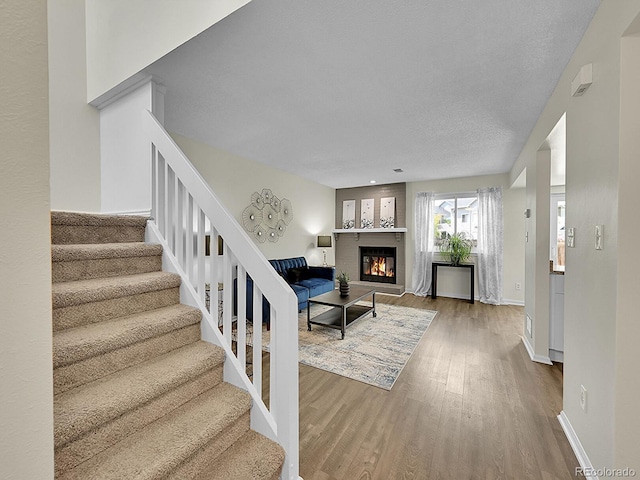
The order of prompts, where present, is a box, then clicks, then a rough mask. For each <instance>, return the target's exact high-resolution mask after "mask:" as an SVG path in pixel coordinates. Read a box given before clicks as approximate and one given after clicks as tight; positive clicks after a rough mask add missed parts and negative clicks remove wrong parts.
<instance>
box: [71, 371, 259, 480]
mask: <svg viewBox="0 0 640 480" xmlns="http://www.w3.org/2000/svg"><path fill="white" fill-rule="evenodd" d="M250 406H251V400H250V396H249V395H248V394H247V393H246V392H244V391H242V390H240V389H239V388H237V387H234V386H232V385H230V384H228V383H221V384H220V385H218V386H216V387H215V388H212V389H210V390H208V391H207V392H205V393H203V394H202V395H200V396H198V397H196V398H194V399H193V400H191V401H190V402H188V403H186V404H184V405H182V406H180V407H178V408H176V409H175V410H173V411H172V412H170V413H168V414H167V415H165V416H164V417H162V418H160V419H158V420H157V421H155V422H154V423H152V424H150V425H148V426H146V427H145V428H144V429H141V430H139V431H138V432H136V433H134V434H132V435H130V436H128V437H126V438H125V439H123V440H122V441H121V442H119V443H117V444H115V445H113V446H112V447H111V448H109V449H107V450H105V451H103V452H101V453H99V454H98V455H96V456H94V457H93V458H91V459H89V460H87V461H86V462H84V463H82V464H80V465H78V466H77V467H76V468H74V469H72V470H70V471H68V472H66V473H64V474H63V475H61V476H60V477H59V478H60V479H61V480H62V479H64V480H87V479H100V480H109V479H114V480H115V479H118V480H119V479H123V478H127V479H129V478H136V479H160V478H167V477H169V476H170V474H171V472H173V471H175V470H176V469H177V468H178V467H180V465H181V464H183V463H184V462H187V461H188V460H189V459H190V458H191V457H192V456H194V455H196V454H197V453H198V451H199V450H201V449H203V448H204V447H205V446H206V445H207V444H208V443H209V442H210V441H212V440H213V439H215V438H216V437H217V436H218V435H220V434H221V433H222V432H224V431H225V430H226V429H228V428H229V427H230V426H231V425H232V424H234V423H235V422H236V421H238V420H239V419H240V418H241V417H242V416H243V415H245V414H247V412H248V411H249V408H250ZM247 428H248V425H247ZM221 453H223V452H221ZM245 453H246V454H247V455H248V456H251V455H254V454H255V453H254V452H249V451H247V452H245ZM209 478H211V477H209ZM215 478H224V477H215ZM227 478H232V477H227ZM242 478H252V477H242Z"/></svg>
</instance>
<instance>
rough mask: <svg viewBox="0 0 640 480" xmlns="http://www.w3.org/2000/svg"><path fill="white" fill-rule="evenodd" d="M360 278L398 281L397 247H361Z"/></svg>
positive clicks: (364, 279)
mask: <svg viewBox="0 0 640 480" xmlns="http://www.w3.org/2000/svg"><path fill="white" fill-rule="evenodd" d="M360 280H362V281H366V282H379V283H396V249H395V248H394V247H360Z"/></svg>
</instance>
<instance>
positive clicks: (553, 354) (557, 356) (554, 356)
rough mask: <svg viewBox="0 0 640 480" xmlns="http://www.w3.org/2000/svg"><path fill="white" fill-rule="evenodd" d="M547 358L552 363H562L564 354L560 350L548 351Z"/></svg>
mask: <svg viewBox="0 0 640 480" xmlns="http://www.w3.org/2000/svg"><path fill="white" fill-rule="evenodd" d="M549 358H550V359H551V361H552V362H560V363H564V352H561V351H560V350H553V349H551V348H550V349H549Z"/></svg>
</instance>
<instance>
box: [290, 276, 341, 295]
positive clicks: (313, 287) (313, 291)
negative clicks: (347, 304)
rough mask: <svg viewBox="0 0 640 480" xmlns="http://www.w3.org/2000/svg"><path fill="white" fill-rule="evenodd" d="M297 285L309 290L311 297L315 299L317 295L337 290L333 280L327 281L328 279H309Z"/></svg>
mask: <svg viewBox="0 0 640 480" xmlns="http://www.w3.org/2000/svg"><path fill="white" fill-rule="evenodd" d="M297 285H299V286H302V287H304V288H305V289H307V290H308V292H309V297H315V296H316V295H320V294H322V293H326V292H330V291H331V290H333V289H334V288H335V285H334V282H333V281H332V280H327V279H326V278H309V279H307V280H301V281H300V282H298V284H297Z"/></svg>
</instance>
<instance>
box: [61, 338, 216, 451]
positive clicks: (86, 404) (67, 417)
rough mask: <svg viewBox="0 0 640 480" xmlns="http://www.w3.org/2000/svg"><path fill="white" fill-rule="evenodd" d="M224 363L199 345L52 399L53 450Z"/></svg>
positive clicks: (204, 345)
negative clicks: (54, 447) (54, 446)
mask: <svg viewBox="0 0 640 480" xmlns="http://www.w3.org/2000/svg"><path fill="white" fill-rule="evenodd" d="M223 362H224V351H223V350H222V349H221V348H219V347H216V346H214V345H212V344H210V343H207V342H204V341H199V342H196V343H194V344H192V345H188V346H186V347H182V348H179V349H177V350H174V351H172V352H169V353H168V354H165V355H162V356H159V357H157V358H154V359H152V360H149V361H146V362H144V363H141V364H138V365H135V366H133V367H129V368H127V369H124V370H121V371H119V372H116V373H114V374H112V375H109V376H107V377H104V378H101V379H99V380H96V381H94V382H91V383H88V384H85V385H82V386H79V387H77V388H74V389H72V390H69V391H67V392H64V393H61V394H59V395H56V396H55V397H54V439H55V444H56V448H58V447H60V446H62V445H64V444H66V443H68V442H69V441H71V440H73V439H76V438H78V437H80V436H81V435H83V434H85V433H87V432H89V431H90V430H91V429H94V428H96V427H98V426H100V425H103V424H105V423H106V422H108V421H110V420H113V419H115V418H117V417H118V416H120V415H122V414H124V413H125V412H127V411H131V410H133V409H136V408H138V407H140V406H142V405H144V404H145V403H147V402H149V401H151V400H152V399H153V398H154V397H157V396H159V395H162V394H163V393H165V392H167V391H169V390H171V389H173V388H176V387H177V386H179V385H181V384H183V383H185V382H187V381H189V380H190V379H193V378H195V377H196V376H198V375H201V374H202V373H204V372H205V371H206V370H208V369H212V368H214V367H215V366H216V365H219V364H222V363H223Z"/></svg>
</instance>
